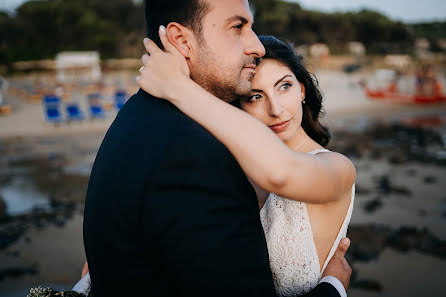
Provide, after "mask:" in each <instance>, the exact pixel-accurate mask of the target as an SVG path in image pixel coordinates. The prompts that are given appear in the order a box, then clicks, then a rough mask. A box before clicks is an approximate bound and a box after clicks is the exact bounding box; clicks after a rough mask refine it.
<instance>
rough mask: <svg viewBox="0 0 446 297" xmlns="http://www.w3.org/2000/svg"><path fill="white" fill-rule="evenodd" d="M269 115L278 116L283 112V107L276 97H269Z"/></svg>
mask: <svg viewBox="0 0 446 297" xmlns="http://www.w3.org/2000/svg"><path fill="white" fill-rule="evenodd" d="M268 101H269V115H270V116H272V117H280V116H281V115H282V113H283V107H282V105H281V104H280V102H279V100H277V99H276V98H274V97H273V98H270V99H269V100H268Z"/></svg>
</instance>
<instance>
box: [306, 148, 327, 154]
mask: <svg viewBox="0 0 446 297" xmlns="http://www.w3.org/2000/svg"><path fill="white" fill-rule="evenodd" d="M327 152H330V150H327V149H325V148H322V149H315V150H313V151H311V152H308V153H307V154H310V155H316V154H319V153H327Z"/></svg>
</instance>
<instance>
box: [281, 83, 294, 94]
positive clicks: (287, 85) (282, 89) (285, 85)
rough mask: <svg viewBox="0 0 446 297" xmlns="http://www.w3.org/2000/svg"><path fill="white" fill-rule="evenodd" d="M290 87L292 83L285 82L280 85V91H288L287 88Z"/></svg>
mask: <svg viewBox="0 0 446 297" xmlns="http://www.w3.org/2000/svg"><path fill="white" fill-rule="evenodd" d="M290 87H291V84H290V83H284V84H282V85H281V86H280V87H279V91H281V92H283V91H286V90H288V89H289V88H290Z"/></svg>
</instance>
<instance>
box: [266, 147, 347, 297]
mask: <svg viewBox="0 0 446 297" xmlns="http://www.w3.org/2000/svg"><path fill="white" fill-rule="evenodd" d="M320 152H328V150H326V149H317V150H314V151H312V152H309V154H317V153H320ZM354 197H355V186H354V185H353V188H352V197H351V202H350V206H349V208H348V211H347V214H346V216H345V219H344V222H343V223H342V226H341V228H340V230H339V232H338V235H337V237H336V240H335V242H334V243H333V246H332V248H331V251H330V253H329V255H328V257H327V259H326V261H325V263H324V265H323V268H322V271H320V263H319V258H318V255H317V251H316V246H315V244H314V240H313V232H312V230H311V224H310V220H309V217H308V212H307V207H306V204H305V203H303V202H298V201H294V200H288V199H285V198H282V197H280V196H277V195H275V194H270V195H269V197H268V199H267V200H266V202H265V204H264V205H263V208H262V209H261V210H260V219H261V221H262V225H263V229H264V231H265V237H266V242H267V245H268V253H269V259H270V266H271V271H272V273H273V280H274V284H275V287H276V291H277V293H278V294H279V296H296V295H301V294H304V293H307V292H308V291H310V290H311V289H312V288H314V287H315V286H316V285H317V284H318V282H319V280H320V279H321V276H322V273H323V271H324V269H325V267H326V266H327V264H328V262H329V261H330V259H331V258H332V257H333V254H334V252H335V251H336V247H337V246H338V244H339V242H340V240H341V239H342V238H343V237H345V235H346V233H347V227H348V224H349V223H350V218H351V215H352V210H353V201H354Z"/></svg>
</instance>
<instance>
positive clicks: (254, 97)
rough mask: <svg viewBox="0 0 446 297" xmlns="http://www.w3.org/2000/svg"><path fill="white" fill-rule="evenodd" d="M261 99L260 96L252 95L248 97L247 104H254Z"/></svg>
mask: <svg viewBox="0 0 446 297" xmlns="http://www.w3.org/2000/svg"><path fill="white" fill-rule="evenodd" d="M261 98H262V96H261V95H260V94H254V95H252V96H249V97H248V102H250V103H252V102H256V101H257V100H259V99H261Z"/></svg>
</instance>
